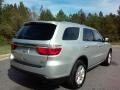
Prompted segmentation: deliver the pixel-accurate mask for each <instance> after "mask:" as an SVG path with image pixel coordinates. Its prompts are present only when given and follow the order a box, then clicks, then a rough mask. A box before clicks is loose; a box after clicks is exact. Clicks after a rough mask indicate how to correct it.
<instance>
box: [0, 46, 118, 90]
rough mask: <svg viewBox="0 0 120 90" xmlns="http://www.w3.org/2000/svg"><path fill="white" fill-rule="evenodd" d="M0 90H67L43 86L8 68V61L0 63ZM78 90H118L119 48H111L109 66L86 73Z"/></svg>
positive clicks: (61, 87) (56, 86)
mask: <svg viewBox="0 0 120 90" xmlns="http://www.w3.org/2000/svg"><path fill="white" fill-rule="evenodd" d="M0 90H69V89H68V88H66V87H65V86H64V85H62V86H61V85H59V86H58V85H53V84H50V83H47V84H44V83H43V82H42V81H41V80H40V79H39V78H36V77H33V78H32V77H29V76H27V75H25V74H23V73H21V72H18V71H16V70H14V69H11V68H10V64H9V60H3V61H0ZM79 90H120V48H113V60H112V63H111V65H110V66H108V67H105V66H101V65H98V66H97V67H95V68H94V69H92V70H90V71H89V72H88V73H87V76H86V80H85V83H84V85H83V87H82V88H81V89H79Z"/></svg>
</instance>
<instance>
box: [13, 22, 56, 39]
mask: <svg viewBox="0 0 120 90" xmlns="http://www.w3.org/2000/svg"><path fill="white" fill-rule="evenodd" d="M55 28H56V25H54V24H48V23H27V24H25V25H24V26H23V27H21V29H20V30H19V31H18V32H17V33H16V35H15V38H17V39H27V40H50V39H51V38H52V36H53V34H54V32H55Z"/></svg>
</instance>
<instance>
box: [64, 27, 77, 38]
mask: <svg viewBox="0 0 120 90" xmlns="http://www.w3.org/2000/svg"><path fill="white" fill-rule="evenodd" d="M78 37H79V28H78V27H68V28H66V29H65V31H64V34H63V38H62V39H63V40H77V39H78Z"/></svg>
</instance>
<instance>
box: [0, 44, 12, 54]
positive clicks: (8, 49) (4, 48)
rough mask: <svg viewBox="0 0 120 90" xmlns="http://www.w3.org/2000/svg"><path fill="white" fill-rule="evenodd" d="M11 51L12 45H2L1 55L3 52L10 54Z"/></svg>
mask: <svg viewBox="0 0 120 90" xmlns="http://www.w3.org/2000/svg"><path fill="white" fill-rule="evenodd" d="M8 53H10V45H9V44H6V45H2V46H1V45H0V55H2V54H8Z"/></svg>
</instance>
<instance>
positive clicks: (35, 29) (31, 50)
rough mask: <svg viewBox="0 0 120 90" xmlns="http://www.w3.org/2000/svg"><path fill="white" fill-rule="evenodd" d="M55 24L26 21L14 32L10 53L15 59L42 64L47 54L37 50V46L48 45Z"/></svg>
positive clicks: (37, 64)
mask: <svg viewBox="0 0 120 90" xmlns="http://www.w3.org/2000/svg"><path fill="white" fill-rule="evenodd" d="M55 29H56V25H54V24H50V23H38V22H30V23H26V24H25V25H24V26H22V27H21V29H20V30H19V31H18V32H17V33H16V35H15V37H14V39H13V41H12V53H13V55H14V57H15V60H16V61H18V62H20V63H23V64H27V65H32V66H42V65H44V64H45V63H44V62H46V60H47V55H41V54H39V52H37V48H38V47H49V43H50V40H51V39H52V37H53V34H54V32H55Z"/></svg>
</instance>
